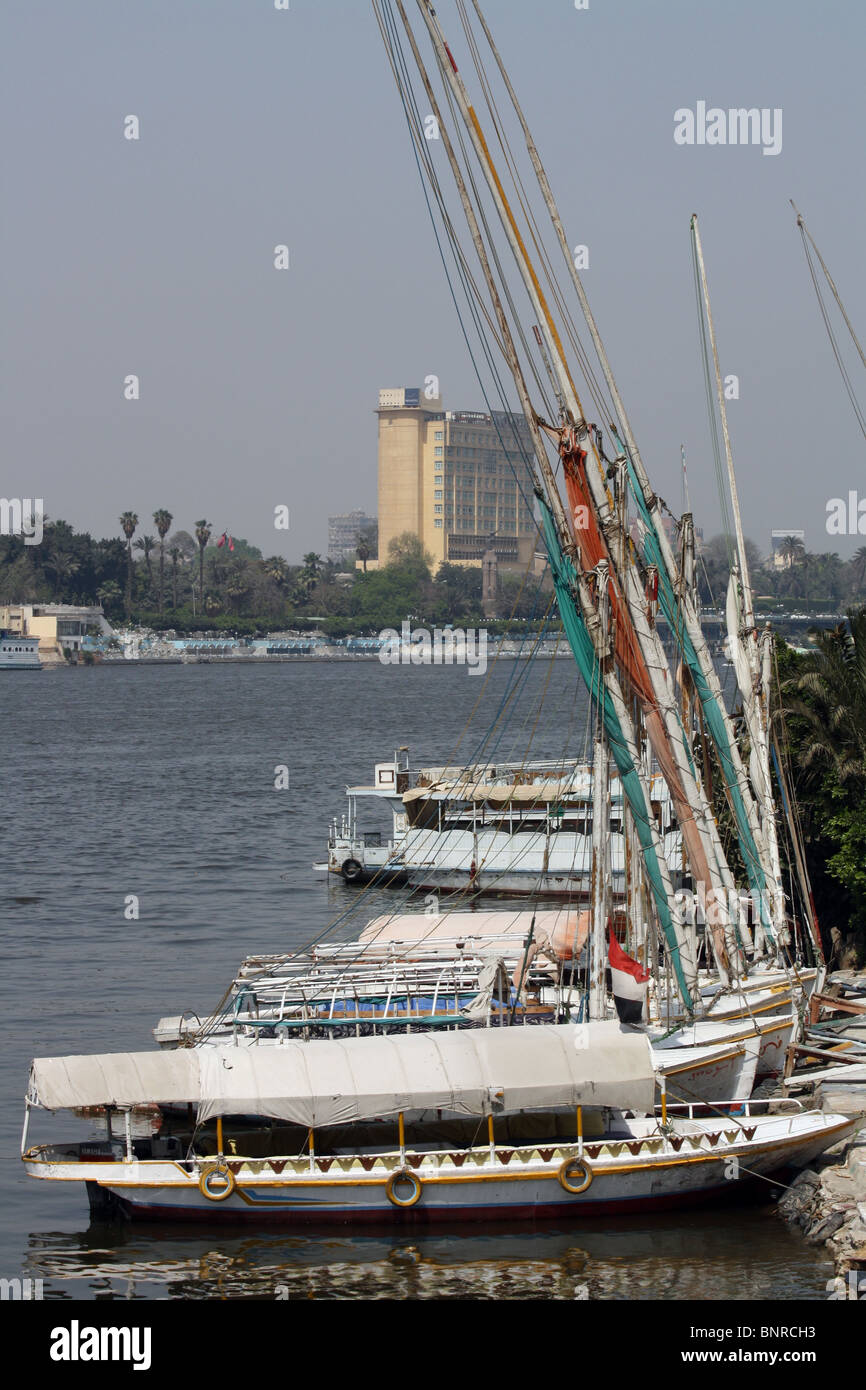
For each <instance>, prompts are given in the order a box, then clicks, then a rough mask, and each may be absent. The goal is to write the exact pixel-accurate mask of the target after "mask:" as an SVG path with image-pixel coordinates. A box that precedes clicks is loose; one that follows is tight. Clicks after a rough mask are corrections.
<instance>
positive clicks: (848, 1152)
mask: <svg viewBox="0 0 866 1390" xmlns="http://www.w3.org/2000/svg"><path fill="white" fill-rule="evenodd" d="M811 1104H813V1105H814V1106H816V1107H817V1108H819V1109H821V1110H825V1111H828V1110H829V1111H834V1112H836V1113H840V1114H848V1115H852V1116H855V1115H856V1116H859V1118H860V1127H859V1129H858V1130H857V1132H856V1133H855V1134H854V1136H853V1138H851V1139H846V1140H844V1141H843V1142H842V1143H841V1144H837V1145H835V1146H834V1148H832V1149H828V1150H827V1152H826V1153H824V1154H823V1155H822V1156H821V1158H820V1159H819V1160H817V1162H816V1163H815V1164H814V1165H813V1166H812V1167H811V1168H804V1169H803V1171H802V1172H801V1173H798V1174H797V1176H796V1178H795V1179H794V1181H793V1182H792V1183H791V1186H790V1187H789V1188H787V1190H786V1191H785V1192H784V1194H783V1195H782V1197H780V1199H779V1205H778V1210H779V1214H780V1215H781V1216H782V1217H783V1218H784V1219H785V1220H786V1221H788V1222H790V1223H791V1224H792V1225H796V1226H799V1227H800V1229H801V1230H802V1231H803V1232H804V1233H805V1236H806V1240H807V1241H808V1243H809V1244H810V1245H822V1244H823V1245H826V1247H827V1249H828V1250H829V1252H830V1253H831V1254H832V1256H833V1260H834V1263H835V1269H836V1278H835V1280H834V1281H833V1286H834V1287H833V1289H832V1291H831V1292H830V1293H829V1294H828V1297H830V1298H837V1299H848V1298H850V1297H852V1294H851V1288H852V1287H853V1286H852V1283H851V1280H850V1277H849V1276H850V1271H852V1270H853V1271H860V1270H862V1271H864V1273H863V1276H862V1277H861V1279H860V1281H859V1286H860V1294H859V1297H860V1298H866V1085H863V1084H860V1085H848V1086H844V1087H843V1086H839V1085H834V1084H831V1083H826V1082H825V1083H821V1084H820V1085H818V1086H816V1088H815V1092H814V1094H813V1096H812V1097H811ZM828 1287H829V1286H828ZM853 1296H854V1297H857V1294H856V1293H855V1294H854V1295H853Z"/></svg>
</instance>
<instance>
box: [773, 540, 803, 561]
mask: <svg viewBox="0 0 866 1390" xmlns="http://www.w3.org/2000/svg"><path fill="white" fill-rule="evenodd" d="M779 554H780V555H781V556H782V558H783V559H784V561H785V564H786V565H787V566H788V568H790V567H791V565H796V564H798V563H799V562H800V560H802V559H803V558H804V556H805V554H806V547H805V546H804V544H803V542H802V541H801V540H800V537H799V536H786V537H785V539H784V540H783V541H782V544H781V545H780V546H779Z"/></svg>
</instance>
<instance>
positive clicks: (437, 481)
mask: <svg viewBox="0 0 866 1390" xmlns="http://www.w3.org/2000/svg"><path fill="white" fill-rule="evenodd" d="M433 482H434V483H435V485H436V487H441V486H442V474H441V473H437V474H436V477H435V478H434V479H433Z"/></svg>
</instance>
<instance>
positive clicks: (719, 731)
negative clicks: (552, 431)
mask: <svg viewBox="0 0 866 1390" xmlns="http://www.w3.org/2000/svg"><path fill="white" fill-rule="evenodd" d="M628 478H629V488H630V491H631V494H632V497H633V498H634V501H635V505H636V506H637V509H638V511H639V512H640V516H641V520H642V521H643V523H644V525H645V527H646V535H645V539H644V557H645V559H646V560H647V562H648V563H649V564H652V565H655V566H656V567H657V569H658V575H659V602H660V603H661V606H662V611H663V613H664V615H665V617H666V618H667V620H668V622H669V624H670V628H671V632H672V633H673V634H674V635H675V637H676V640H677V641H678V642H679V644H680V647H681V649H682V653H683V656H684V657H685V661H686V665H687V666H688V668H689V672H690V674H691V677H692V681H693V683H694V687H695V690H696V691H697V695H698V699H699V700H700V702H701V708H702V709H703V712H704V718H705V719H706V721H707V728H708V729H709V731H710V735H711V737H712V740H713V742H714V744H715V745H716V750H717V752H718V755H719V761H720V762H721V764H722V772H723V775H724V778H725V782H726V783H727V786H728V790H729V792H730V795H731V805H732V807H733V811H734V819H735V820H736V823H737V839H738V840H739V843H740V852H741V854H742V856H743V863H744V864H745V866H746V873H747V875H748V878H749V886H750V887H751V889H752V901H753V902H754V901H755V898H756V897H757V901H758V902H759V904H760V911H761V923H762V925H763V927H764V931H765V932H766V933H767V937H768V939H769V940H770V941H775V939H776V934H775V932H774V930H773V923H772V920H771V918H770V914H769V911H768V904H767V893H766V888H767V881H766V877H765V875H764V869H763V866H762V864H761V857H760V854H759V853H758V847H757V845H756V844H755V837H754V835H753V834H752V828H751V826H750V825H749V817H748V814H747V812H746V805H745V802H744V801H743V794H742V792H741V790H740V786H739V782H738V780H737V772H736V768H735V767H734V762H733V758H732V757H731V750H730V745H729V741H728V731H727V729H726V727H725V720H724V715H723V714H722V711H721V710H720V709H719V706H718V702H717V700H716V698H715V696H714V695H713V692H712V691H711V690H710V687H709V685H708V684H707V679H706V676H705V675H704V673H703V671H702V670H701V664H700V662H699V660H698V655H697V652H696V651H695V648H694V644H693V642H692V639H691V637H690V636H689V634H688V632H687V631H686V629H685V626H684V624H683V622H682V619H681V617H680V615H679V613H678V611H677V599H676V594H675V593H674V589H673V584H672V583H671V577H670V575H669V574H668V572H667V567H666V566H665V563H664V559H663V557H662V553H661V546H660V545H659V542H658V537H657V535H656V531H655V526H654V525H653V519H652V516H651V515H650V511H649V508H648V507H647V504H646V501H645V500H644V495H643V492H642V491H641V487H640V484H639V482H638V479H637V475H636V473H635V471H634V467H633V465H632V462H631V459H630V458H629V459H628Z"/></svg>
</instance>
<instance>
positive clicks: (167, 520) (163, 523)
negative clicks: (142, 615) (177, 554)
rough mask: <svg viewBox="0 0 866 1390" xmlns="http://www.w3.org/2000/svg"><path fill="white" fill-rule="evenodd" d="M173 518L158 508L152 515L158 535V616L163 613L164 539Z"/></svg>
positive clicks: (161, 508) (163, 508)
mask: <svg viewBox="0 0 866 1390" xmlns="http://www.w3.org/2000/svg"><path fill="white" fill-rule="evenodd" d="M173 521H174V517H173V516H172V514H171V512H167V511H166V510H165V507H160V508H159V509H158V510H157V511H155V512H154V514H153V524H154V526H155V527H156V529H157V532H158V534H159V616H160V617H162V615H163V612H164V608H165V605H164V602H163V596H164V593H165V538H166V536H167V535H168V533H169V531H170V529H171V523H172V522H173Z"/></svg>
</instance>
